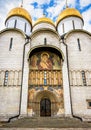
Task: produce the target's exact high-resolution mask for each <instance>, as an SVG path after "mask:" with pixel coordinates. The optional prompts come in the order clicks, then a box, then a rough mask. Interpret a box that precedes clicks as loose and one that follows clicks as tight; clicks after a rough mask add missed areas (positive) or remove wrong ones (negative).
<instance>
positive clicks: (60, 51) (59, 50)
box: [27, 45, 65, 61]
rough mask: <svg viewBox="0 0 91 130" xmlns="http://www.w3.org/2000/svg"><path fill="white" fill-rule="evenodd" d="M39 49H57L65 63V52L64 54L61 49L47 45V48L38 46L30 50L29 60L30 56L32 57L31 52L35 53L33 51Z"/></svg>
mask: <svg viewBox="0 0 91 130" xmlns="http://www.w3.org/2000/svg"><path fill="white" fill-rule="evenodd" d="M39 48H53V49H56V50H57V51H58V52H59V53H60V54H61V55H62V60H63V61H64V58H65V57H64V54H63V52H62V50H61V49H59V48H57V47H55V46H52V45H51V46H50V45H46V46H41V45H40V46H37V47H33V48H31V49H30V50H29V52H28V54H27V59H28V60H29V56H30V54H31V52H32V51H33V50H35V49H39Z"/></svg>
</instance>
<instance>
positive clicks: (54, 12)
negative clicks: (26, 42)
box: [0, 0, 91, 32]
mask: <svg viewBox="0 0 91 130" xmlns="http://www.w3.org/2000/svg"><path fill="white" fill-rule="evenodd" d="M21 1H22V0H0V30H1V29H3V28H5V27H4V21H5V18H6V16H7V14H8V12H9V11H10V10H11V9H12V8H15V7H18V6H19V5H20V4H21ZM65 1H66V0H23V7H24V8H25V9H26V10H28V11H29V13H30V15H31V17H32V19H33V21H35V20H36V19H38V18H40V17H42V16H43V13H45V15H46V17H49V18H51V19H52V20H53V21H54V22H55V21H56V19H57V17H58V15H59V14H60V13H61V11H62V10H63V9H65V3H66V2H65ZM68 6H69V7H73V8H76V9H78V10H79V11H80V13H81V14H82V16H83V19H84V29H85V30H88V31H90V32H91V0H68Z"/></svg>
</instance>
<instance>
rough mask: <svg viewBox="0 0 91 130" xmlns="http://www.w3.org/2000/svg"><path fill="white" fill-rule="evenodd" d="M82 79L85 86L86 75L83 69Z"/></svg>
mask: <svg viewBox="0 0 91 130" xmlns="http://www.w3.org/2000/svg"><path fill="white" fill-rule="evenodd" d="M82 81H83V85H84V86H87V83H86V76H85V71H84V70H82Z"/></svg>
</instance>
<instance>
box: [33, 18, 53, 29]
mask: <svg viewBox="0 0 91 130" xmlns="http://www.w3.org/2000/svg"><path fill="white" fill-rule="evenodd" d="M40 23H49V24H51V25H53V26H54V27H55V24H54V22H53V21H52V20H51V19H50V18H47V17H45V16H44V17H42V18H39V19H38V20H37V21H36V22H35V24H34V26H36V25H37V24H40Z"/></svg>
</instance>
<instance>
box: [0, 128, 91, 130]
mask: <svg viewBox="0 0 91 130" xmlns="http://www.w3.org/2000/svg"><path fill="white" fill-rule="evenodd" d="M0 130H91V128H0Z"/></svg>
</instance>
